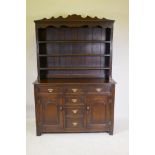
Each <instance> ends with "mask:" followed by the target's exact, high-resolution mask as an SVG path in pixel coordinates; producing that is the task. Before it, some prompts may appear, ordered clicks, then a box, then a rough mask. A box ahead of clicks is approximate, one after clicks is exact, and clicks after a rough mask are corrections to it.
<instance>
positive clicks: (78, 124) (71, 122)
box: [65, 118, 84, 128]
mask: <svg viewBox="0 0 155 155" xmlns="http://www.w3.org/2000/svg"><path fill="white" fill-rule="evenodd" d="M83 127H84V119H69V118H66V119H65V128H83Z"/></svg>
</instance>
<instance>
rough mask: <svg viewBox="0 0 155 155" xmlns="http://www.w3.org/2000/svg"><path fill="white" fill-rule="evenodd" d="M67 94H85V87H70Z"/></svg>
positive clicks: (66, 90)
mask: <svg viewBox="0 0 155 155" xmlns="http://www.w3.org/2000/svg"><path fill="white" fill-rule="evenodd" d="M65 92H66V93H67V94H83V93H84V92H85V91H84V88H83V87H79V86H76V85H73V86H68V87H67V88H66V89H65Z"/></svg>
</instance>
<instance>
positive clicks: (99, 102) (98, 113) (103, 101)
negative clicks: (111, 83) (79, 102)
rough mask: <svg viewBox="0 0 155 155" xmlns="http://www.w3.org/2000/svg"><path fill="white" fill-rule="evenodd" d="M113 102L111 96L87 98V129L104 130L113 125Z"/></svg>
mask: <svg viewBox="0 0 155 155" xmlns="http://www.w3.org/2000/svg"><path fill="white" fill-rule="evenodd" d="M111 101H112V100H111V99H110V97H109V96H93V97H91V96H89V97H87V106H86V109H87V128H90V129H95V130H104V129H106V128H108V127H109V125H111V107H112V106H111Z"/></svg>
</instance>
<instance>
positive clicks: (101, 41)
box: [38, 40, 111, 43]
mask: <svg viewBox="0 0 155 155" xmlns="http://www.w3.org/2000/svg"><path fill="white" fill-rule="evenodd" d="M38 43H111V41H106V40H46V41H38Z"/></svg>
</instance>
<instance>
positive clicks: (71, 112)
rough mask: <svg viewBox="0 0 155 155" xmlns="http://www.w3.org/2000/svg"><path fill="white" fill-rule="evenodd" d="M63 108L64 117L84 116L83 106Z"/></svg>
mask: <svg viewBox="0 0 155 155" xmlns="http://www.w3.org/2000/svg"><path fill="white" fill-rule="evenodd" d="M64 110H65V117H66V118H83V117H84V108H83V107H81V108H79V107H77V106H74V107H67V108H65V109H64Z"/></svg>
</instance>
